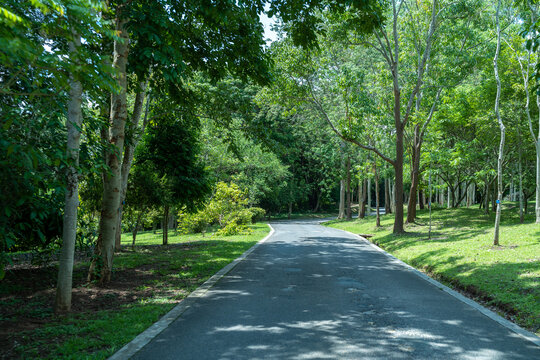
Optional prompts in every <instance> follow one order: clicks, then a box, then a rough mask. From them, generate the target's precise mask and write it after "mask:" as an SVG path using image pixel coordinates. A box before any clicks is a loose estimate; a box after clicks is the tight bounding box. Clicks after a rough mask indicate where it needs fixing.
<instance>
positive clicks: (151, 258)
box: [0, 223, 269, 359]
mask: <svg viewBox="0 0 540 360" xmlns="http://www.w3.org/2000/svg"><path fill="white" fill-rule="evenodd" d="M251 228H252V229H253V233H251V234H249V235H238V236H229V237H211V236H209V235H207V236H206V237H204V238H203V237H202V236H194V235H184V236H174V237H173V236H171V238H170V239H169V241H170V243H171V244H172V245H169V246H166V247H163V246H136V247H135V249H131V247H126V249H123V250H122V251H121V252H118V253H116V255H115V261H114V266H115V268H114V274H113V281H112V282H111V283H110V284H108V285H106V286H104V287H98V286H95V285H94V284H88V283H86V281H85V276H86V272H87V270H88V265H89V264H88V263H78V264H77V265H76V267H75V271H74V289H73V302H72V303H73V312H72V314H70V315H69V316H64V317H57V316H55V315H54V314H53V312H52V305H53V301H54V284H55V283H56V274H57V266H56V265H54V264H53V265H51V266H47V267H35V266H30V265H29V266H27V267H20V268H13V269H11V270H9V271H8V272H7V274H6V278H5V279H4V280H2V281H1V282H0V325H1V326H0V346H1V348H2V356H1V357H2V358H47V359H59V358H62V359H86V358H91V359H105V358H107V357H108V356H110V355H111V354H113V353H114V352H115V351H117V350H119V349H120V348H121V347H122V346H123V345H125V344H126V343H127V342H129V341H131V340H132V339H133V338H134V337H135V336H137V335H138V334H139V333H140V332H142V331H143V330H145V329H146V328H147V327H149V326H150V325H151V324H152V323H154V322H155V321H157V320H158V319H159V318H160V317H161V316H162V315H164V314H165V313H166V312H168V311H169V310H171V309H172V308H173V307H174V306H175V305H176V304H177V303H178V302H179V301H180V300H181V299H183V298H185V297H186V296H187V295H188V294H189V293H190V292H192V291H193V290H195V289H196V288H197V287H198V286H199V285H200V284H202V283H203V282H204V281H206V280H207V279H208V278H210V277H211V276H212V275H213V274H215V273H216V272H217V271H219V270H220V269H221V268H223V267H224V266H225V265H227V264H228V263H230V262H231V261H232V260H234V259H235V258H237V257H238V256H240V255H241V254H242V253H243V252H244V251H246V250H247V249H248V248H250V247H251V246H253V245H254V244H255V243H256V242H257V241H259V240H260V239H262V238H263V237H264V236H266V235H267V234H268V233H269V228H268V226H267V225H266V224H262V223H258V224H254V225H252V226H251ZM151 235H153V234H143V236H141V238H140V242H139V241H138V243H139V244H143V243H144V244H147V245H151V244H160V243H161V235H160V234H157V235H154V236H153V237H152V236H151ZM171 235H172V234H171ZM129 243H130V244H131V239H129ZM182 243H184V244H182Z"/></svg>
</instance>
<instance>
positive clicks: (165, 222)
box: [163, 205, 169, 245]
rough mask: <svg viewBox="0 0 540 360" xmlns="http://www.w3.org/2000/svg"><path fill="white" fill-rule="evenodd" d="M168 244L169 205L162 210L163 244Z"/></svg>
mask: <svg viewBox="0 0 540 360" xmlns="http://www.w3.org/2000/svg"><path fill="white" fill-rule="evenodd" d="M167 244H169V205H165V208H164V211H163V245H167Z"/></svg>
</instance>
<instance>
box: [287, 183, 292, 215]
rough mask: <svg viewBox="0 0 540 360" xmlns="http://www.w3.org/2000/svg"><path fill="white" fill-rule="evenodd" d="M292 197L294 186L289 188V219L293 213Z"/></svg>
mask: <svg viewBox="0 0 540 360" xmlns="http://www.w3.org/2000/svg"><path fill="white" fill-rule="evenodd" d="M292 197H293V193H292V188H291V189H289V212H288V214H287V219H289V220H290V219H291V215H292Z"/></svg>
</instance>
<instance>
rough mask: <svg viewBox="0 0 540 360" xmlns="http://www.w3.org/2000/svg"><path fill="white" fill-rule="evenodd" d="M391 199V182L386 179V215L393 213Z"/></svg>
mask: <svg viewBox="0 0 540 360" xmlns="http://www.w3.org/2000/svg"><path fill="white" fill-rule="evenodd" d="M390 203H391V199H390V182H389V181H388V178H385V179H384V211H385V213H386V214H391V213H392V205H391V204H390Z"/></svg>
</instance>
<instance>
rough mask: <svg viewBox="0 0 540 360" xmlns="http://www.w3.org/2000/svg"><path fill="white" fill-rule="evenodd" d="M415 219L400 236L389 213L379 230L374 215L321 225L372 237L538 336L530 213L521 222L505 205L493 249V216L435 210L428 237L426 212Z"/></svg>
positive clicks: (538, 267) (538, 240) (537, 237)
mask: <svg viewBox="0 0 540 360" xmlns="http://www.w3.org/2000/svg"><path fill="white" fill-rule="evenodd" d="M529 209H531V206H530V207H529ZM533 211H534V209H533ZM530 212H531V211H530ZM418 215H419V216H418V220H417V224H412V225H407V226H406V232H407V233H406V234H405V235H401V236H394V235H393V234H392V225H393V217H394V215H393V214H390V215H387V216H383V217H382V218H381V225H382V226H381V228H379V229H376V228H375V217H374V216H372V217H369V218H366V219H361V220H353V221H330V222H327V223H325V225H327V226H331V227H335V228H338V229H343V230H347V231H350V232H352V233H356V234H372V235H374V236H373V237H372V238H371V239H370V240H371V241H372V242H374V243H375V244H377V245H378V246H380V247H381V248H383V249H385V250H386V251H388V252H389V253H391V254H393V255H394V256H396V257H397V258H399V259H401V260H403V261H404V262H406V263H408V264H409V265H411V266H414V267H416V268H418V269H420V270H423V271H425V272H427V273H429V274H430V275H432V276H433V277H435V278H437V279H438V280H441V281H442V282H444V283H446V284H448V285H451V286H453V287H454V288H457V289H460V290H464V291H465V292H466V293H468V294H469V295H471V296H473V297H475V298H476V299H478V300H480V301H482V302H483V303H484V304H486V305H488V306H490V307H492V308H493V309H494V310H496V311H499V312H501V313H503V314H504V315H506V316H507V317H509V318H510V319H511V320H514V321H515V322H516V323H518V324H519V325H521V326H524V327H525V328H528V329H529V330H531V331H533V332H535V333H536V334H538V335H540V225H539V224H535V223H534V216H533V214H530V215H528V216H526V218H525V223H524V224H520V223H519V216H518V210H517V208H516V205H515V204H514V203H507V204H505V205H504V208H503V212H502V223H501V228H500V244H501V246H499V247H493V246H492V245H493V228H494V223H495V215H494V213H492V214H490V215H484V213H483V210H479V209H478V208H477V207H474V208H472V207H471V208H459V209H450V210H446V209H434V211H433V212H432V226H433V227H432V233H431V239H428V230H429V226H428V225H429V213H428V212H427V210H423V211H420V212H419V213H418Z"/></svg>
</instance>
